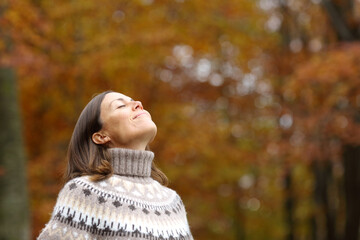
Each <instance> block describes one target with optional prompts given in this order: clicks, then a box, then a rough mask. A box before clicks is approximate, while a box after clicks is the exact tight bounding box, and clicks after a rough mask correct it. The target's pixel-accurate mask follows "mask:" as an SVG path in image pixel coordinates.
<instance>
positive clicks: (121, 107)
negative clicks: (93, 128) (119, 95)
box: [117, 105, 126, 108]
mask: <svg viewBox="0 0 360 240" xmlns="http://www.w3.org/2000/svg"><path fill="white" fill-rule="evenodd" d="M125 106H126V105H120V106H118V107H117V108H122V107H125Z"/></svg>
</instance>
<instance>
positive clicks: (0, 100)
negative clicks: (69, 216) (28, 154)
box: [0, 68, 30, 240]
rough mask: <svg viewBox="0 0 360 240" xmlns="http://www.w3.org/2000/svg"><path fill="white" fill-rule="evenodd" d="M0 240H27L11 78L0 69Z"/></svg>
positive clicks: (18, 125)
mask: <svg viewBox="0 0 360 240" xmlns="http://www.w3.org/2000/svg"><path fill="white" fill-rule="evenodd" d="M0 91H1V92H0V113H1V114H0V126H1V132H0V140H1V142H0V196H1V197H0V239H1V240H2V239H4V240H5V239H6V240H18V239H19V240H20V239H21V240H22V239H29V238H30V234H29V213H28V196H27V181H26V174H25V172H26V166H25V165H26V164H25V156H24V155H25V154H24V148H23V140H22V136H21V135H22V130H21V121H20V114H19V107H18V101H17V94H16V93H17V91H16V83H15V74H14V72H13V71H12V70H11V69H9V68H0Z"/></svg>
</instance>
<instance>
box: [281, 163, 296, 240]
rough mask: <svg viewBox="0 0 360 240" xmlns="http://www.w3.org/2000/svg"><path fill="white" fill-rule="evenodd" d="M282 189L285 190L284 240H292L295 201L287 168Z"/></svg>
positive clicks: (289, 172) (289, 171) (289, 170)
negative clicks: (286, 228) (285, 224)
mask: <svg viewBox="0 0 360 240" xmlns="http://www.w3.org/2000/svg"><path fill="white" fill-rule="evenodd" d="M284 188H285V221H286V223H287V225H288V226H287V227H288V231H287V233H286V236H285V239H286V240H294V233H295V224H294V217H293V213H294V205H295V199H294V197H293V191H292V179H291V169H290V168H287V169H286V170H285V176H284Z"/></svg>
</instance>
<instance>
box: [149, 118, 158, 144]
mask: <svg viewBox="0 0 360 240" xmlns="http://www.w3.org/2000/svg"><path fill="white" fill-rule="evenodd" d="M156 133H157V127H156V125H155V123H154V124H153V127H152V128H150V129H149V136H150V140H149V143H151V142H152V141H153V140H154V138H155V136H156Z"/></svg>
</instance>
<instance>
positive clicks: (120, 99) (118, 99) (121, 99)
mask: <svg viewBox="0 0 360 240" xmlns="http://www.w3.org/2000/svg"><path fill="white" fill-rule="evenodd" d="M115 101H123V102H125V99H123V98H117V99H114V100H112V101H111V102H110V104H109V106H110V107H111V104H112V103H113V102H115ZM130 101H134V99H132V98H130Z"/></svg>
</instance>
